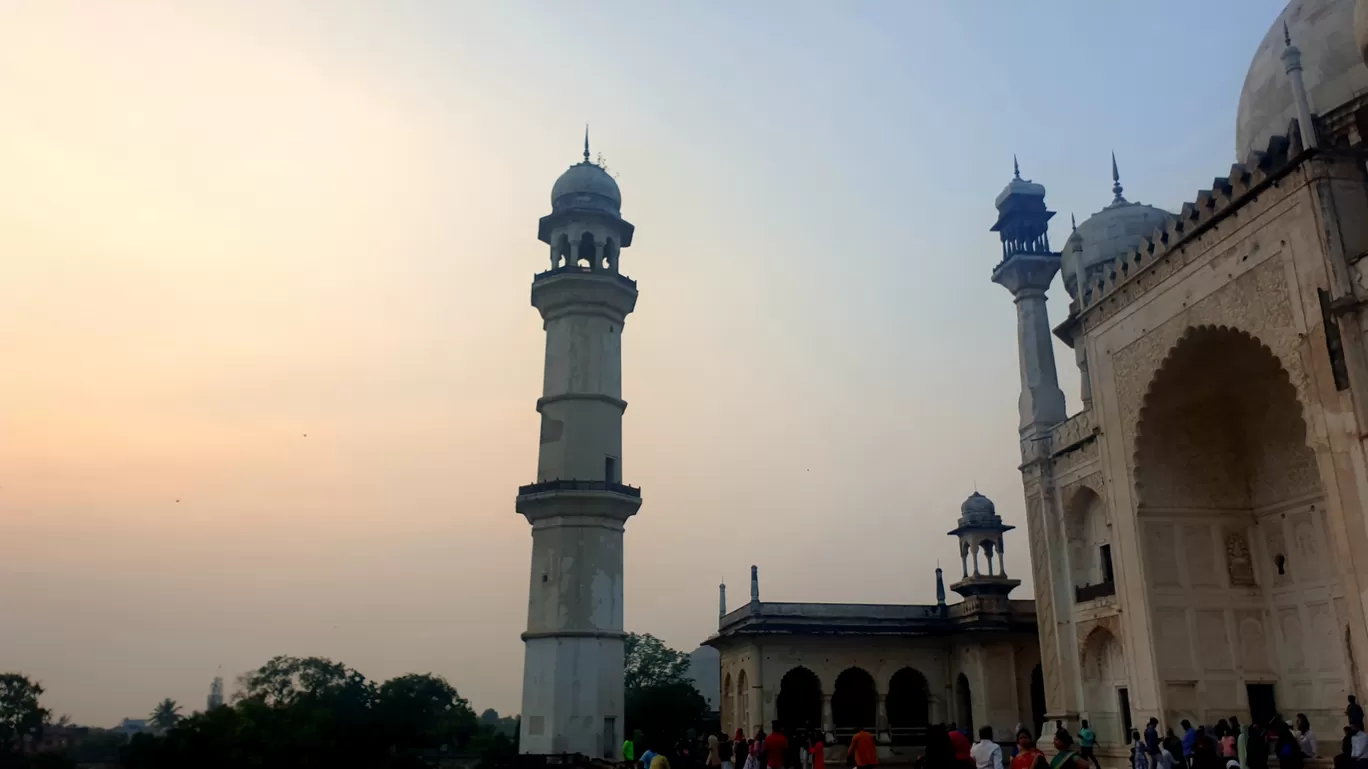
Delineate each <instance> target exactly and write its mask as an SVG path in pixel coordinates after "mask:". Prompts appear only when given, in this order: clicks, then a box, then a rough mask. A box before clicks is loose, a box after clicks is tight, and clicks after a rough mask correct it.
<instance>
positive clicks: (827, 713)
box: [822, 694, 836, 732]
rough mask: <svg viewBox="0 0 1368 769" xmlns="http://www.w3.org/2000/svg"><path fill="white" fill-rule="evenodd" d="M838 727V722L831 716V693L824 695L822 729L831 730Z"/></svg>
mask: <svg viewBox="0 0 1368 769" xmlns="http://www.w3.org/2000/svg"><path fill="white" fill-rule="evenodd" d="M835 729H836V722H835V721H834V720H833V719H832V718H831V695H830V694H823V695H822V731H824V732H830V731H834V730H835Z"/></svg>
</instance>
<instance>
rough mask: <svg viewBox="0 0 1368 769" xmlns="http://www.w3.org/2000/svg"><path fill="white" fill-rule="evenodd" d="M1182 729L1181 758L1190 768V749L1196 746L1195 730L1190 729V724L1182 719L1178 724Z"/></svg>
mask: <svg viewBox="0 0 1368 769" xmlns="http://www.w3.org/2000/svg"><path fill="white" fill-rule="evenodd" d="M1179 726H1182V727H1183V758H1184V759H1185V760H1186V761H1187V762H1188V766H1192V748H1193V747H1194V746H1195V745H1196V744H1197V730H1196V729H1193V728H1192V722H1191V721H1189V720H1187V719H1186V718H1184V719H1183V720H1182V721H1180V722H1179Z"/></svg>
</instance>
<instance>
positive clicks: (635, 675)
mask: <svg viewBox="0 0 1368 769" xmlns="http://www.w3.org/2000/svg"><path fill="white" fill-rule="evenodd" d="M623 647H624V650H625V652H626V653H625V657H626V660H625V662H624V670H623V685H624V686H625V687H626V688H627V689H628V690H629V691H630V690H633V689H642V688H646V687H650V686H663V685H666V684H677V683H684V682H688V681H689V655H687V654H685V653H684V652H678V651H675V650H674V649H671V648H670V647H668V646H666V645H665V643H664V642H663V641H661V640H660V639H659V638H656V637H655V636H653V635H651V634H650V633H646V634H644V635H638V634H636V633H628V634H627V640H626V641H625V642H624V644H623Z"/></svg>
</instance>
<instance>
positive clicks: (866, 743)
mask: <svg viewBox="0 0 1368 769" xmlns="http://www.w3.org/2000/svg"><path fill="white" fill-rule="evenodd" d="M846 763H848V764H850V765H851V766H854V767H855V769H865V767H869V766H878V765H879V750H878V748H877V747H876V746H875V745H874V735H872V734H870V733H869V731H868V730H867V729H865V728H864V727H863V726H862V727H860V731H858V732H856V733H855V736H854V737H851V738H850V747H849V748H848V749H847V750H846Z"/></svg>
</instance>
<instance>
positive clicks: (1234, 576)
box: [1225, 530, 1256, 587]
mask: <svg viewBox="0 0 1368 769" xmlns="http://www.w3.org/2000/svg"><path fill="white" fill-rule="evenodd" d="M1225 557H1226V575H1227V577H1228V578H1229V579H1230V585H1231V586H1232V587H1253V586H1254V585H1255V584H1256V583H1255V581H1254V560H1253V557H1252V556H1251V555H1250V554H1249V542H1248V541H1247V540H1246V539H1245V533H1244V531H1243V530H1239V531H1229V530H1228V531H1227V532H1226V537H1225Z"/></svg>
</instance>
